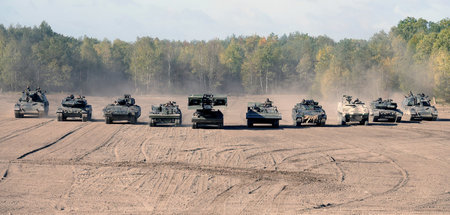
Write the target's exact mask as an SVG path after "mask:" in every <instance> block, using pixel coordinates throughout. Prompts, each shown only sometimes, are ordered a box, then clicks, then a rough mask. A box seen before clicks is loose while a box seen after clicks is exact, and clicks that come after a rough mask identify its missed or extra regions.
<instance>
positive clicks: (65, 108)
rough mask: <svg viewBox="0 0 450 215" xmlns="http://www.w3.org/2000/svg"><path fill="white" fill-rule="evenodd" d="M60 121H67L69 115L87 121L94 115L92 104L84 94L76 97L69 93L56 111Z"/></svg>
mask: <svg viewBox="0 0 450 215" xmlns="http://www.w3.org/2000/svg"><path fill="white" fill-rule="evenodd" d="M56 116H57V119H58V121H65V120H67V118H68V117H74V118H81V121H83V122H87V121H88V120H91V117H92V106H91V105H88V103H87V100H86V98H85V97H84V96H78V97H76V98H75V97H74V96H73V95H69V96H67V97H66V98H64V99H63V100H62V101H61V106H60V107H58V110H57V111H56Z"/></svg>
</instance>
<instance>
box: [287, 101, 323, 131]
mask: <svg viewBox="0 0 450 215" xmlns="http://www.w3.org/2000/svg"><path fill="white" fill-rule="evenodd" d="M292 120H293V122H294V126H300V125H301V124H302V123H313V124H316V125H318V126H323V125H325V122H326V121H327V114H326V113H325V110H324V109H322V106H321V105H319V103H318V102H316V101H314V100H305V99H303V100H302V102H300V103H297V104H295V106H294V108H292Z"/></svg>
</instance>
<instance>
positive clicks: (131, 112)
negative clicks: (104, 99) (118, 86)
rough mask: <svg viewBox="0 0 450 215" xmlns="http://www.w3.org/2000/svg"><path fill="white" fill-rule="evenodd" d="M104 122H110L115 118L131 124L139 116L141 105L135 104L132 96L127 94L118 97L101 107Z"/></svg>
mask: <svg viewBox="0 0 450 215" xmlns="http://www.w3.org/2000/svg"><path fill="white" fill-rule="evenodd" d="M103 115H104V116H105V121H106V124H111V123H112V122H113V121H116V120H127V121H128V122H130V123H131V124H135V123H136V122H137V119H138V118H139V117H140V116H141V107H140V106H139V105H136V104H135V100H134V98H132V97H131V95H129V94H125V95H124V96H123V97H121V98H118V99H117V100H116V101H115V102H114V103H113V104H109V105H107V106H106V107H105V108H103Z"/></svg>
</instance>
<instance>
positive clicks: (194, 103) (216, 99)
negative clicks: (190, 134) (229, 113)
mask: <svg viewBox="0 0 450 215" xmlns="http://www.w3.org/2000/svg"><path fill="white" fill-rule="evenodd" d="M227 104H228V102H227V97H226V96H221V95H218V96H214V95H212V94H203V95H190V96H189V97H188V109H193V110H196V111H195V112H194V114H193V115H192V128H194V129H196V128H199V127H201V126H208V125H213V126H217V127H218V128H223V114H222V112H221V111H220V110H219V109H221V108H225V107H226V106H227Z"/></svg>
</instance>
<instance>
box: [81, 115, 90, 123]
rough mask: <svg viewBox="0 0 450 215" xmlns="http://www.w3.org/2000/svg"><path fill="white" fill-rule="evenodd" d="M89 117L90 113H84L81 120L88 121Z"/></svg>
mask: <svg viewBox="0 0 450 215" xmlns="http://www.w3.org/2000/svg"><path fill="white" fill-rule="evenodd" d="M88 120H89V119H88V115H87V114H82V115H81V121H82V122H87V121H88Z"/></svg>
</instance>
